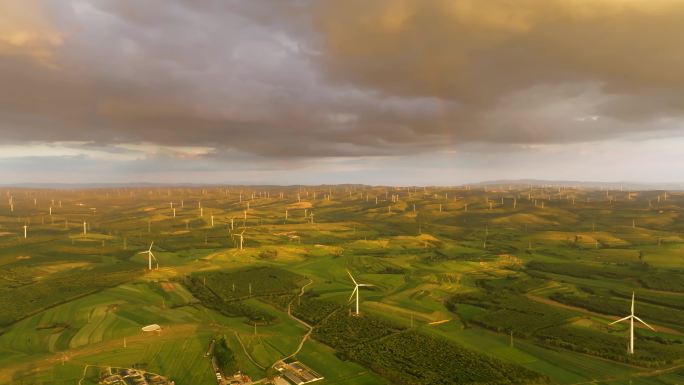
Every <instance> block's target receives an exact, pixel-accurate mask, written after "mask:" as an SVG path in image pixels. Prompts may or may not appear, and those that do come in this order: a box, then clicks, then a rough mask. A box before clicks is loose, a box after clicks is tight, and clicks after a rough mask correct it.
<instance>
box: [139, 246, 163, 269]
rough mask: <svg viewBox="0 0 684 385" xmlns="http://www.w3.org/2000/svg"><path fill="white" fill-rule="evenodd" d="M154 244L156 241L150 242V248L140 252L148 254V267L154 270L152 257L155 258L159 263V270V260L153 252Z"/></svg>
mask: <svg viewBox="0 0 684 385" xmlns="http://www.w3.org/2000/svg"><path fill="white" fill-rule="evenodd" d="M152 246H154V241H152V243H150V248H149V249H147V251H141V252H139V253H138V254H147V268H148V269H149V270H152V259H154V262H155V263H156V264H157V270H159V260H158V259H157V257H155V256H154V254H153V253H152Z"/></svg>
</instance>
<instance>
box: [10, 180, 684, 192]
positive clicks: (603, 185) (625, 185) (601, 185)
mask: <svg viewBox="0 0 684 385" xmlns="http://www.w3.org/2000/svg"><path fill="white" fill-rule="evenodd" d="M221 186H226V187H229V186H235V187H238V186H243V187H247V186H249V187H257V186H259V187H296V186H302V187H304V186H306V187H314V186H339V187H352V186H356V187H361V186H370V185H366V184H359V183H339V184H289V185H278V184H268V183H263V184H261V183H154V182H129V183H126V182H121V183H116V182H115V183H41V182H35V183H7V184H0V187H4V188H37V189H107V188H160V187H195V188H196V187H221ZM381 186H388V187H394V186H395V185H378V186H375V187H381ZM397 186H399V185H397ZM410 186H411V187H414V186H416V187H422V186H423V185H410ZM429 186H430V187H447V188H448V187H457V186H460V187H462V186H473V187H484V186H492V187H493V186H511V187H515V188H525V187H527V186H537V187H543V186H546V187H550V186H555V187H560V186H562V187H579V188H593V189H610V190H620V189H622V190H633V191H638V190H642V191H643V190H669V191H673V190H674V191H684V183H676V182H661V183H646V182H599V181H573V180H544V179H499V180H488V181H481V182H473V183H462V184H454V185H429ZM401 187H407V186H404V185H401Z"/></svg>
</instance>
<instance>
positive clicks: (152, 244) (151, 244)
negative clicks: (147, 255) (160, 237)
mask: <svg viewBox="0 0 684 385" xmlns="http://www.w3.org/2000/svg"><path fill="white" fill-rule="evenodd" d="M152 246H154V241H152V243H150V250H152Z"/></svg>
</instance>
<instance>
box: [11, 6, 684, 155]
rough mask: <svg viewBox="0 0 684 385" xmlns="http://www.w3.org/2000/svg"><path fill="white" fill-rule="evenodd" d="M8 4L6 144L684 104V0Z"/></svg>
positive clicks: (395, 142)
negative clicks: (683, 44)
mask: <svg viewBox="0 0 684 385" xmlns="http://www.w3.org/2000/svg"><path fill="white" fill-rule="evenodd" d="M3 8H4V9H3ZM0 13H1V14H4V15H5V16H4V18H6V19H7V20H3V19H1V18H2V17H3V16H0V21H7V22H5V23H0V24H2V26H0V84H2V90H1V91H0V134H2V138H3V142H5V143H27V142H41V141H42V142H55V141H78V142H86V144H83V146H86V147H92V148H101V147H107V146H112V145H116V144H126V143H139V142H145V143H154V144H159V145H164V146H206V147H210V148H215V151H213V152H210V153H206V154H203V155H202V156H204V157H206V158H207V159H209V161H213V160H212V159H219V158H221V157H229V156H230V155H231V154H234V152H231V151H239V152H240V153H249V154H253V155H255V156H259V157H263V158H278V159H288V158H300V157H301V158H306V157H331V156H365V155H375V156H378V155H403V154H410V153H421V152H429V151H435V150H442V149H444V148H446V147H450V146H458V145H463V144H464V143H466V144H467V143H471V142H496V143H504V144H511V143H513V144H520V143H523V144H524V143H562V142H573V141H574V142H579V141H591V140H603V139H607V138H616V137H619V136H623V135H633V134H635V133H640V134H642V133H644V132H652V133H654V134H653V135H662V133H663V132H673V131H676V130H677V129H680V128H681V117H682V113H683V111H684V71H681V68H684V50H682V49H681V45H682V43H684V41H682V36H684V27H683V26H684V3H681V2H674V1H665V0H653V1H650V2H640V1H629V0H604V1H598V2H596V1H591V2H590V1H581V0H575V1H560V0H545V1H530V0H522V1H519V2H515V3H514V4H513V3H511V2H508V1H487V2H482V1H474V0H463V1H451V0H391V1H390V0H377V1H370V2H369V1H361V0H345V1H332V0H330V1H328V0H324V1H316V2H314V1H280V0H279V1H189V0H188V1H160V0H156V1H143V2H141V1H114V0H106V1H105V0H102V1H91V2H84V1H56V0H55V1H44V2H32V1H27V2H16V3H8V4H6V5H2V6H0ZM656 131H657V132H659V133H660V134H659V133H655V132H656Z"/></svg>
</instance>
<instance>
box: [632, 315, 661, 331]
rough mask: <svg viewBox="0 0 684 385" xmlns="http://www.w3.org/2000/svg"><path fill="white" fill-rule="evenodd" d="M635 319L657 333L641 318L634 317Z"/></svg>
mask: <svg viewBox="0 0 684 385" xmlns="http://www.w3.org/2000/svg"><path fill="white" fill-rule="evenodd" d="M634 319H635V320H637V321H639V322H641V323H642V324H644V325H646V326H647V327H648V328H649V329H651V330H653V331H656V330H655V329H653V328H652V327H651V325H649V324H647V323H646V322H644V321H643V320H642V319H641V318H639V317H637V316H634Z"/></svg>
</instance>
